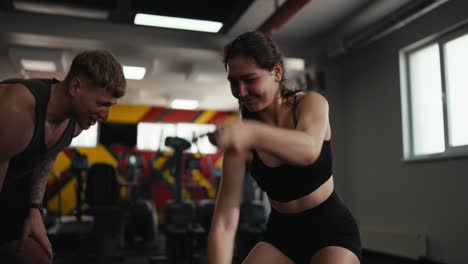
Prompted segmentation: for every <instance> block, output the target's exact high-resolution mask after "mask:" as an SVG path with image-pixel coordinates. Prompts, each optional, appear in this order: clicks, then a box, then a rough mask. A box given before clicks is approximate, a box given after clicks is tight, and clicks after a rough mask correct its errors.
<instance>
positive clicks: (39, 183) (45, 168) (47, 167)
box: [31, 156, 57, 203]
mask: <svg viewBox="0 0 468 264" xmlns="http://www.w3.org/2000/svg"><path fill="white" fill-rule="evenodd" d="M56 159H57V156H54V157H52V158H50V159H48V160H46V161H44V162H43V163H42V164H41V165H40V166H39V167H38V168H36V169H35V171H34V175H33V178H32V182H31V203H41V202H42V199H43V198H44V192H45V189H46V186H47V179H48V178H49V175H50V173H51V172H52V169H53V168H54V163H55V160H56Z"/></svg>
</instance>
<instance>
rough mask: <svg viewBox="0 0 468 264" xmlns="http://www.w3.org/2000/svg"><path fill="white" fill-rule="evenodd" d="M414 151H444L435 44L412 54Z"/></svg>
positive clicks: (426, 152) (410, 67)
mask: <svg viewBox="0 0 468 264" xmlns="http://www.w3.org/2000/svg"><path fill="white" fill-rule="evenodd" d="M409 72H410V76H409V78H410V87H411V95H410V98H411V118H412V126H413V127H412V139H413V147H414V149H413V151H414V155H422V154H432V153H439V152H444V151H445V143H444V119H443V109H442V85H441V74H440V59H439V48H438V46H437V45H432V46H429V47H427V48H424V49H421V50H419V51H417V52H414V53H412V54H411V55H410V56H409Z"/></svg>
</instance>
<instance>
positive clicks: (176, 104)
mask: <svg viewBox="0 0 468 264" xmlns="http://www.w3.org/2000/svg"><path fill="white" fill-rule="evenodd" d="M171 107H172V108H175V109H186V110H193V109H195V108H197V107H198V101H197V100H187V99H174V100H172V102H171Z"/></svg>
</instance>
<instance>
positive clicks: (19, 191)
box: [0, 179, 31, 245]
mask: <svg viewBox="0 0 468 264" xmlns="http://www.w3.org/2000/svg"><path fill="white" fill-rule="evenodd" d="M30 189H31V187H30V182H29V179H21V180H17V181H15V182H11V181H9V179H5V182H4V185H3V188H2V190H1V191H0V210H1V211H2V214H1V216H0V245H1V244H3V243H6V242H9V241H12V240H18V239H20V238H21V234H22V232H23V225H24V219H25V218H26V216H27V214H28V212H29V209H28V207H27V204H28V201H29V197H30V192H31V191H30Z"/></svg>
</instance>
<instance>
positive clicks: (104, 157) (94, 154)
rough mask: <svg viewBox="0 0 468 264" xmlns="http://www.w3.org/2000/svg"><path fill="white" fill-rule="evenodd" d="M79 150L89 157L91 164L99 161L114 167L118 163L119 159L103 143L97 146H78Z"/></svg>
mask: <svg viewBox="0 0 468 264" xmlns="http://www.w3.org/2000/svg"><path fill="white" fill-rule="evenodd" d="M77 150H78V151H79V152H80V153H81V154H84V155H86V157H88V162H89V164H90V165H91V164H94V163H98V162H103V163H109V164H111V165H112V166H114V167H117V165H118V162H117V160H116V159H115V158H114V156H113V155H112V154H111V153H110V152H109V150H107V148H106V147H104V146H103V145H99V146H97V147H95V148H78V149H77Z"/></svg>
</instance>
